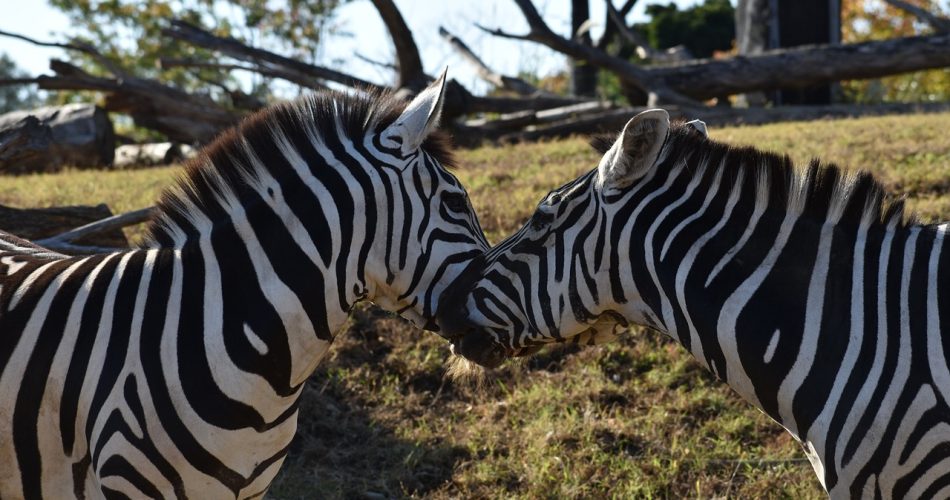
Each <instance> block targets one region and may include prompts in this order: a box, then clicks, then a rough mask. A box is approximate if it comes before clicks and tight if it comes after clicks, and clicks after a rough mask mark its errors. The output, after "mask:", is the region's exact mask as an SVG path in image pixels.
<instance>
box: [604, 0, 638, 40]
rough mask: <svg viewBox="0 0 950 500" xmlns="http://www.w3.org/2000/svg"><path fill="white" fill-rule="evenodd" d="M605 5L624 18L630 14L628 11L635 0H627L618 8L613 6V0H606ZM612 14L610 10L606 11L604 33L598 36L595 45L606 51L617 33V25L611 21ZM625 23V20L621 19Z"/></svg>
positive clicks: (634, 3)
mask: <svg viewBox="0 0 950 500" xmlns="http://www.w3.org/2000/svg"><path fill="white" fill-rule="evenodd" d="M606 2H607V5H608V6H609V7H610V8H611V9H613V10H614V12H617V13H618V14H619V15H620V19H621V20H624V19H626V18H627V15H629V14H630V11H631V10H633V7H634V6H635V5H636V4H637V0H627V1H626V2H624V4H623V5H621V6H620V9H615V8H613V0H606ZM611 19H612V15H611V13H610V11H609V10H608V11H607V15H606V18H605V19H604V34H603V35H601V36H600V39H599V40H597V45H596V47H597V48H598V49H600V50H603V51H604V52H607V46H608V45H610V43H611V42H613V41H614V38H616V36H617V35H618V34H619V33H618V31H617V26H616V25H615V24H614V23H613V22H611ZM623 23H624V24H626V21H623Z"/></svg>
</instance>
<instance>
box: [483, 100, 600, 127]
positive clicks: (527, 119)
mask: <svg viewBox="0 0 950 500" xmlns="http://www.w3.org/2000/svg"><path fill="white" fill-rule="evenodd" d="M610 108H611V104H610V102H607V101H591V102H582V103H579V104H572V105H569V106H562V107H558V108H550V109H542V110H528V111H519V112H517V113H507V114H503V115H501V116H499V117H498V118H494V119H488V118H479V119H475V120H468V121H466V122H465V126H467V127H483V128H484V129H485V130H509V131H510V130H514V129H518V128H521V127H525V126H528V125H539V124H544V123H553V122H557V121H562V120H567V119H571V118H578V117H581V116H585V115H589V114H592V113H597V114H600V113H601V112H603V111H604V110H607V109H610Z"/></svg>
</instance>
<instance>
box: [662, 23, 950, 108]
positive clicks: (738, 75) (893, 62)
mask: <svg viewBox="0 0 950 500" xmlns="http://www.w3.org/2000/svg"><path fill="white" fill-rule="evenodd" d="M945 66H950V34H944V35H931V36H917V37H907V38H896V39H893V40H884V41H877V42H864V43H854V44H845V45H811V46H802V47H794V48H789V49H777V50H770V51H766V52H762V53H760V54H755V55H749V56H735V57H730V58H728V59H697V60H694V61H689V62H686V63H681V64H676V65H669V66H655V67H652V68H650V70H649V72H650V74H651V75H652V76H653V77H654V78H656V79H659V80H663V81H665V82H666V83H667V84H668V85H669V86H670V87H672V88H675V89H677V90H679V91H681V92H683V93H685V94H687V95H689V96H692V97H695V98H697V99H709V98H713V97H717V96H723V95H731V94H741V93H745V92H751V91H756V90H769V89H777V88H792V87H807V86H810V85H816V84H820V83H828V82H836V81H841V80H851V79H864V78H878V77H881V76H887V75H894V74H898V73H906V72H910V71H918V70H923V69H931V68H941V67H945Z"/></svg>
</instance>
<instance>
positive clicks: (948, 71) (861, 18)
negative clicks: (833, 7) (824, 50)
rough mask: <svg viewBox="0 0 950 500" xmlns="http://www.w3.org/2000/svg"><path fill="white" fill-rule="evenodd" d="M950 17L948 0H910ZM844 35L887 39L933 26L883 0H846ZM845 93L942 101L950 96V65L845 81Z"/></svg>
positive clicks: (858, 97)
mask: <svg viewBox="0 0 950 500" xmlns="http://www.w3.org/2000/svg"><path fill="white" fill-rule="evenodd" d="M906 1H908V2H909V3H912V4H914V5H916V6H918V7H921V8H923V9H925V10H927V11H929V12H932V13H935V14H937V15H940V16H943V17H947V16H948V14H950V2H948V1H947V0H942V1H938V0H906ZM841 24H842V26H841V35H842V41H843V42H845V43H856V42H865V41H870V40H886V39H891V38H898V37H906V36H916V35H923V34H927V33H931V32H932V31H933V30H932V29H931V27H930V26H928V25H926V24H923V23H921V22H920V21H919V20H918V19H917V18H915V17H914V16H913V15H911V14H909V13H907V12H905V11H903V10H901V9H898V8H896V7H893V6H891V5H889V4H887V3H885V2H883V1H881V0H842V4H841ZM842 90H843V91H844V95H845V97H846V98H847V99H848V100H850V101H854V102H859V103H879V102H926V101H933V102H940V101H947V100H950V68H942V69H933V70H928V71H918V72H914V73H909V74H904V75H894V76H888V77H885V78H880V79H873V80H857V81H849V82H843V83H842Z"/></svg>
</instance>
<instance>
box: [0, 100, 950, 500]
mask: <svg viewBox="0 0 950 500" xmlns="http://www.w3.org/2000/svg"><path fill="white" fill-rule="evenodd" d="M948 123H950V114H933V115H919V116H904V117H881V118H867V119H859V120H838V121H819V122H809V123H791V124H782V125H770V126H763V127H740V128H726V129H720V130H716V129H711V130H710V135H711V136H712V137H713V138H715V139H718V140H722V141H726V142H730V143H736V144H752V145H755V146H758V147H760V148H764V149H772V150H775V151H780V152H787V153H789V154H790V155H791V156H792V157H793V158H794V159H795V160H796V161H799V162H804V161H807V160H808V159H810V158H812V157H819V158H821V159H822V160H824V161H827V162H835V163H839V164H841V165H842V166H846V167H852V168H865V169H868V170H871V171H873V172H874V173H876V174H877V175H878V176H879V178H880V179H882V180H883V181H884V182H885V184H886V185H887V186H888V188H889V189H890V191H891V192H892V193H894V194H896V195H903V196H906V197H908V201H909V205H910V207H911V208H913V209H915V210H917V211H918V213H919V215H920V217H921V219H922V220H923V221H926V222H929V221H934V220H939V219H942V218H947V219H950V196H947V193H948V192H950V135H948V134H947V133H946V128H947V127H946V125H947V124H948ZM458 156H459V160H460V161H459V163H460V167H459V168H458V169H457V170H456V173H457V174H458V176H459V177H460V178H461V180H462V181H463V182H464V183H465V184H466V186H468V188H469V193H470V194H471V197H472V200H473V202H474V204H475V208H476V210H477V211H478V214H479V217H480V219H481V222H482V225H483V226H484V228H485V230H486V232H487V233H488V236H489V239H490V240H491V241H493V242H497V241H499V240H500V239H501V238H502V237H503V236H504V235H506V234H509V233H510V232H512V231H513V230H514V229H515V228H517V227H518V226H520V225H521V224H522V223H523V222H524V221H525V219H526V218H527V217H528V216H529V214H530V213H531V212H532V211H533V209H534V206H535V204H536V203H537V201H538V200H539V199H540V198H541V196H542V195H543V194H545V193H546V192H547V191H548V190H550V189H551V188H553V187H555V186H557V185H560V184H562V183H563V182H565V181H567V180H569V179H571V178H573V177H574V176H576V175H578V174H580V173H581V172H584V171H586V170H588V169H591V168H593V167H594V166H595V165H596V164H597V160H598V158H597V155H596V154H595V153H594V152H593V151H592V150H591V149H590V148H588V147H587V145H586V143H585V141H584V140H582V139H571V140H565V141H558V142H549V143H542V144H528V145H515V146H506V147H500V148H499V147H485V148H480V149H475V150H469V151H461V152H460V153H459V155H458ZM176 172H177V169H176V168H173V167H170V168H158V169H149V170H134V171H124V172H101V171H85V170H84V171H68V172H64V173H60V174H55V175H33V176H24V177H15V178H10V177H6V178H0V203H4V204H9V205H13V206H21V207H26V206H50V205H64V204H82V203H85V204H92V203H99V202H106V203H108V204H109V205H110V206H111V207H112V209H113V211H116V212H121V211H126V210H132V209H135V208H141V207H144V206H148V205H149V204H150V203H151V202H152V201H153V200H154V199H155V198H156V197H157V195H158V193H159V192H160V191H161V189H162V188H163V187H164V186H166V185H167V184H168V183H169V182H170V181H171V179H172V178H173V176H174V175H175V174H176ZM132 234H133V236H134V235H135V234H136V233H135V232H134V231H133V233H132ZM448 359H449V353H448V349H447V348H446V345H445V344H444V342H443V341H441V339H439V338H438V337H436V336H435V335H432V334H427V333H425V332H421V331H419V330H417V329H415V328H413V327H412V326H411V325H409V324H408V323H406V322H405V321H402V320H401V319H399V318H396V317H393V316H391V315H389V314H387V313H385V312H382V311H380V310H378V309H376V308H373V307H370V306H366V307H360V308H358V309H357V310H356V311H355V312H354V314H353V316H352V319H351V321H350V324H349V327H348V328H347V331H346V332H345V333H342V334H340V335H339V336H338V338H337V340H336V342H335V345H334V347H333V349H332V350H331V353H330V355H329V357H328V359H326V360H325V361H324V362H323V364H322V365H321V366H320V367H319V368H318V369H317V372H316V373H315V374H314V376H313V378H311V379H310V381H309V382H308V384H307V387H306V389H305V392H304V396H303V401H302V403H301V417H300V429H299V432H298V435H297V438H296V440H295V442H294V444H293V446H292V449H291V452H290V456H289V458H288V460H287V462H286V463H285V465H284V470H283V471H282V472H281V474H280V476H279V477H278V480H277V482H276V483H275V484H274V486H273V488H272V490H271V492H270V495H269V497H271V498H348V497H366V498H389V497H404V496H409V497H427V498H448V497H465V498H472V497H475V498H500V497H504V498H511V497H522V498H539V497H546V498H562V497H597V498H599V497H607V496H610V497H620V498H630V497H664V498H666V497H673V498H681V497H701V498H708V497H739V498H750V497H751V498H758V497H780V498H781V497H785V498H815V497H822V496H823V493H822V492H821V489H820V485H819V484H818V481H817V480H816V479H815V476H814V473H813V472H812V469H811V466H810V465H809V464H808V462H807V460H806V459H805V457H804V454H803V453H802V452H801V450H800V448H799V446H798V445H797V444H796V443H795V442H794V441H793V440H792V439H791V438H790V437H789V436H788V435H787V434H786V433H785V431H784V430H782V428H781V427H779V426H778V425H777V424H775V423H774V422H772V421H771V420H769V419H768V417H766V416H764V415H763V414H762V413H761V412H759V411H757V410H755V409H754V408H752V407H751V406H750V405H748V404H746V403H745V402H744V401H742V400H741V399H739V398H738V397H737V396H736V395H735V394H734V393H732V391H731V390H730V389H729V388H728V387H727V386H725V385H724V384H722V383H721V382H719V381H718V380H716V379H715V377H713V376H712V375H711V374H709V373H708V372H706V371H705V370H704V369H702V368H701V367H700V366H699V365H698V363H696V362H695V361H694V360H693V359H692V358H691V357H690V356H689V355H688V354H687V353H686V352H685V351H684V350H683V349H682V348H681V347H679V346H678V345H676V344H674V343H672V342H670V341H669V340H667V339H665V338H662V337H661V336H660V335H658V334H655V333H652V332H648V331H639V330H633V331H631V332H630V333H629V334H627V335H626V336H624V337H623V338H622V339H621V340H620V341H619V342H616V343H613V344H610V345H606V346H603V347H598V348H589V349H584V350H578V349H568V350H564V349H561V350H549V351H544V352H542V353H541V354H540V355H538V356H535V357H534V358H532V359H530V360H528V361H525V362H519V363H509V364H507V365H505V366H503V367H502V368H500V369H498V370H495V371H494V372H491V373H489V374H488V376H487V378H486V379H485V382H484V383H483V384H482V385H481V386H476V385H475V384H474V383H469V382H461V381H453V380H451V379H450V378H448V377H446V376H445V373H446V366H447V360H448Z"/></svg>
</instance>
